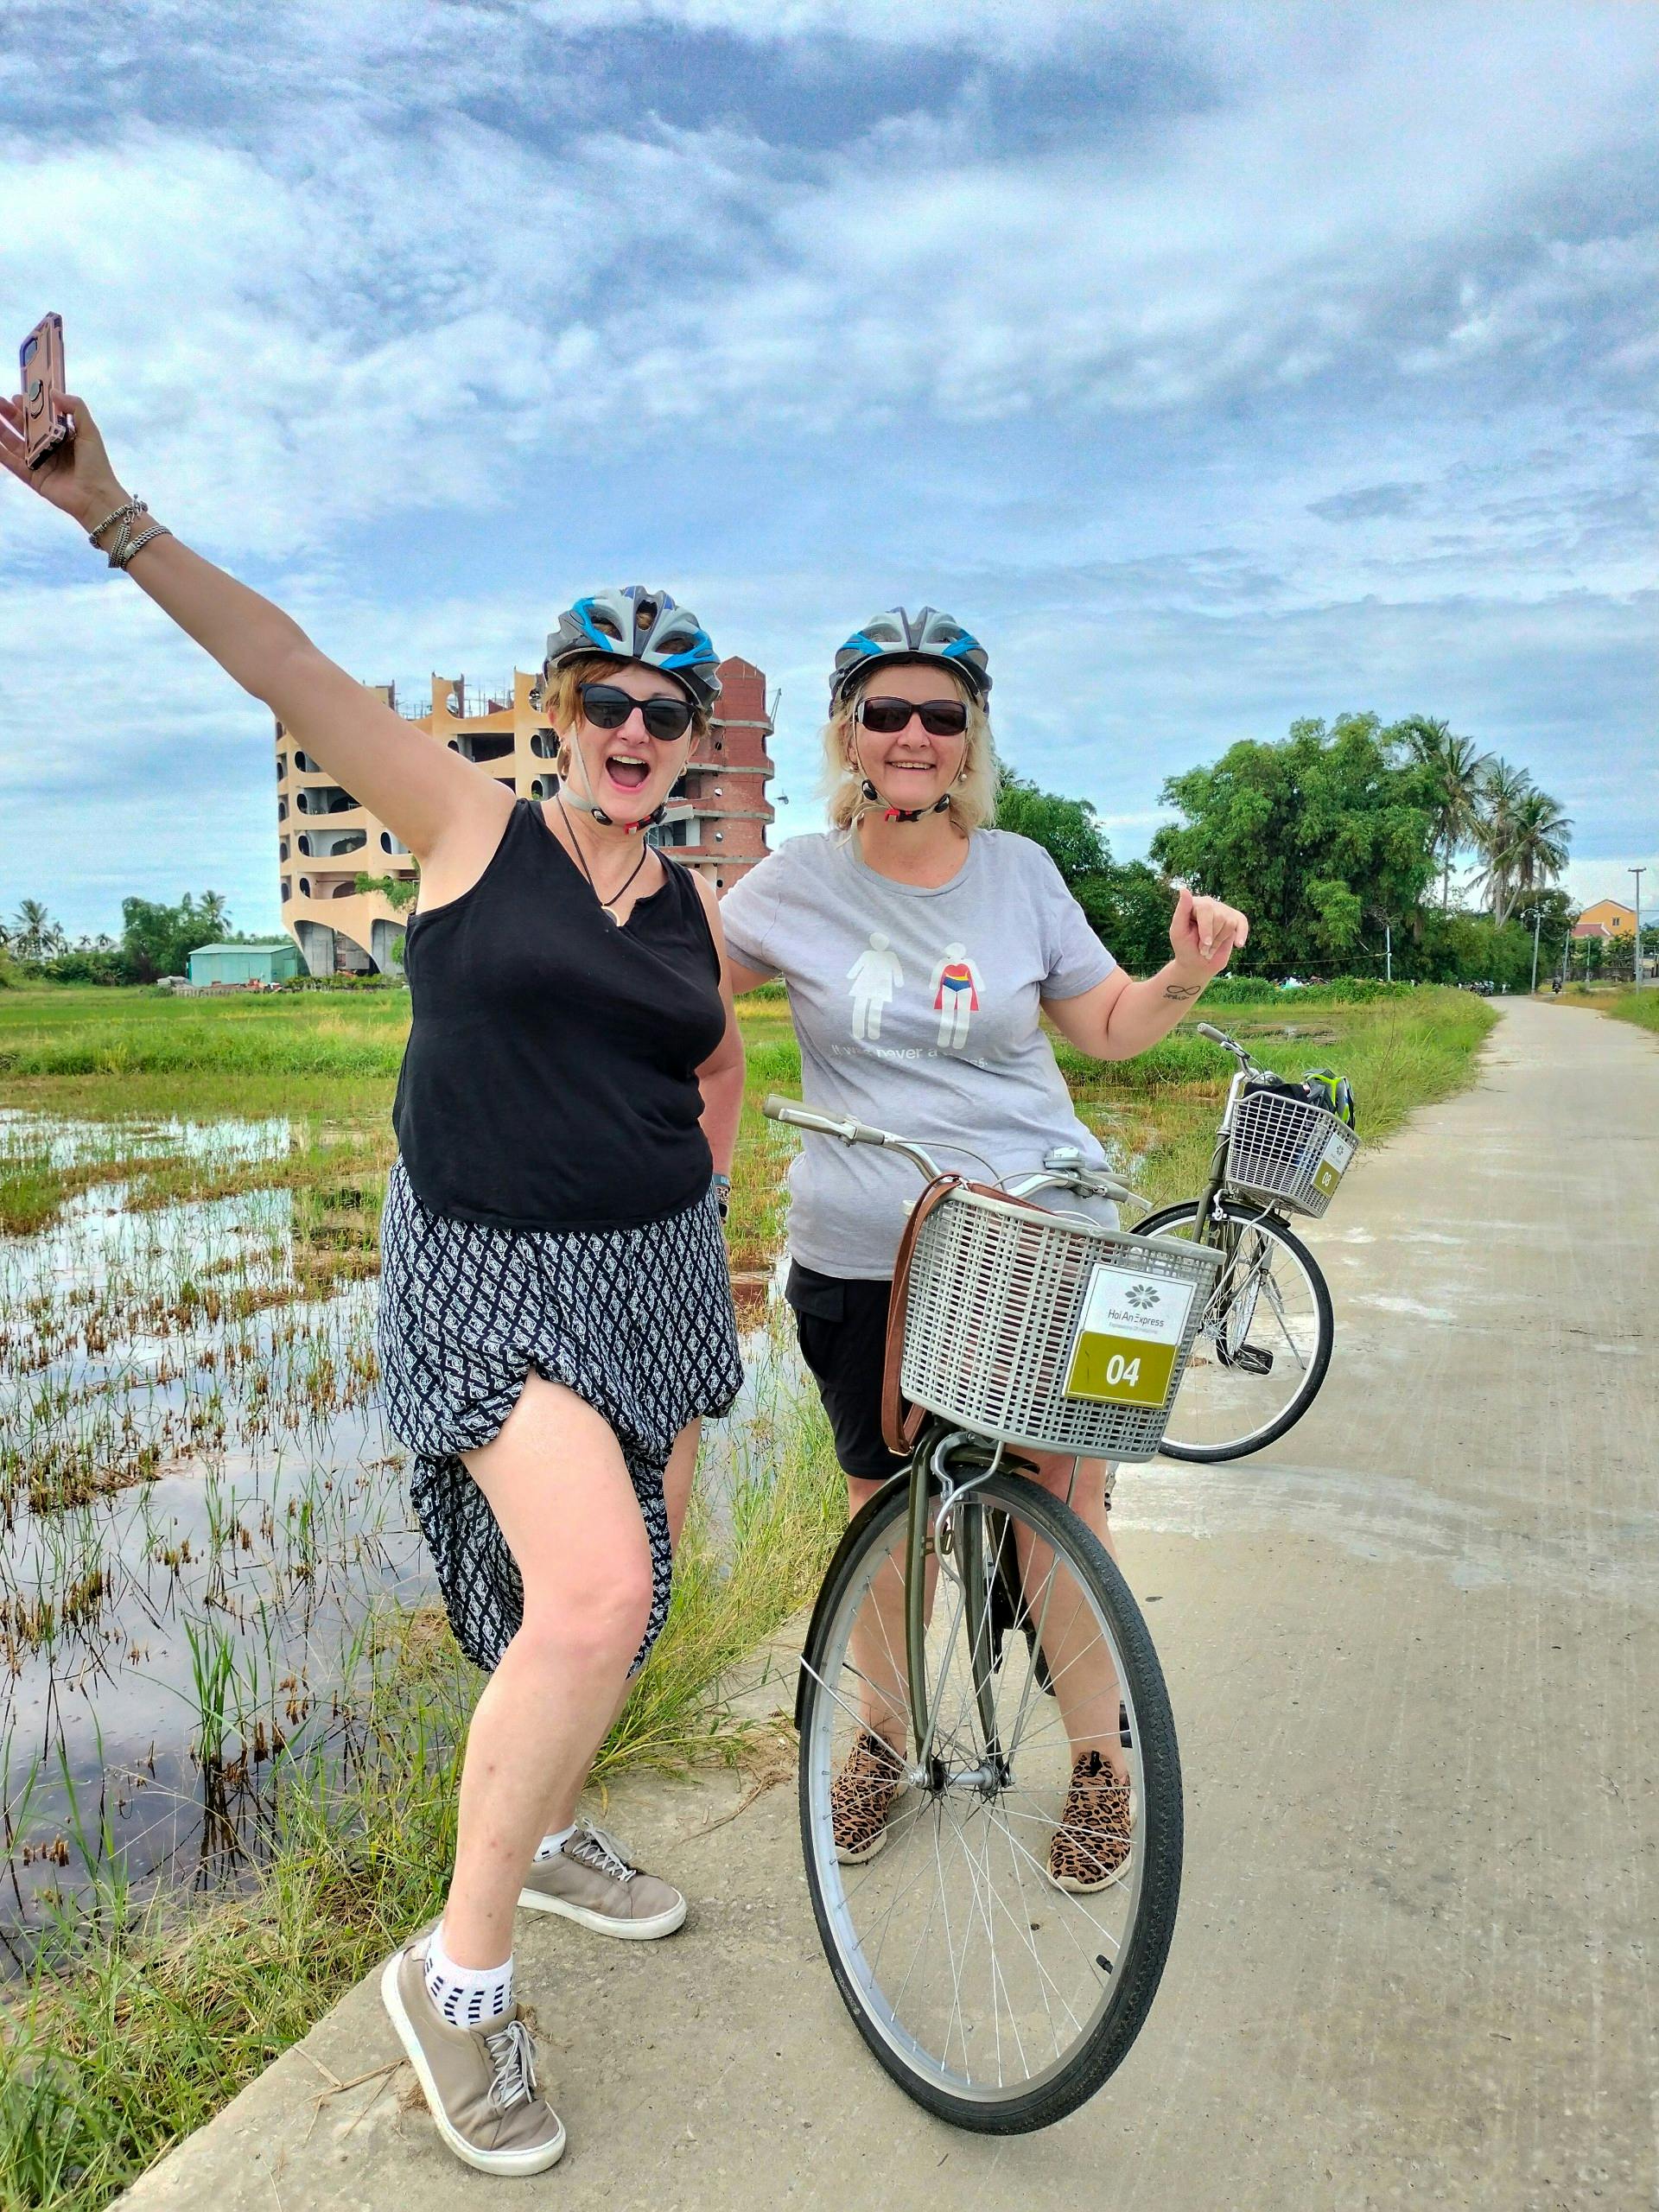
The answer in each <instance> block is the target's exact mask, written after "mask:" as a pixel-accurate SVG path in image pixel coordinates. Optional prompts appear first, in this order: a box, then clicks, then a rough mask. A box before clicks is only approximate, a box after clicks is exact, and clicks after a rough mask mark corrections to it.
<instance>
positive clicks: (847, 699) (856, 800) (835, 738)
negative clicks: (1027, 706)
mask: <svg viewBox="0 0 1659 2212" xmlns="http://www.w3.org/2000/svg"><path fill="white" fill-rule="evenodd" d="M891 664H892V659H891V658H890V657H889V656H887V655H886V654H883V655H882V656H881V658H880V659H878V660H873V661H872V662H871V663H870V664H869V666H868V668H866V669H861V670H860V671H859V672H858V674H857V675H856V676H855V677H854V678H853V680H852V682H851V683H849V685H848V686H847V688H846V690H844V691H843V692H842V696H840V698H839V699H837V700H836V703H835V705H834V706H833V707H832V708H831V709H830V710H829V721H827V722H825V724H824V725H823V732H822V736H823V803H824V807H825V809H826V810H827V812H828V814H829V819H830V822H831V823H832V824H833V825H834V826H835V828H836V829H844V830H848V831H850V830H851V829H854V827H855V825H856V824H857V823H859V822H860V821H861V819H862V817H864V816H865V815H866V814H868V812H869V811H870V806H871V802H870V801H869V800H868V799H867V798H865V796H864V793H863V791H862V789H861V785H862V782H863V778H862V777H861V775H860V773H859V772H858V770H857V769H856V768H855V766H853V760H852V755H853V746H854V738H853V730H854V727H855V724H854V721H853V716H854V713H855V709H856V708H857V706H858V702H859V701H860V700H861V698H862V697H863V696H864V694H865V692H866V691H867V690H869V688H870V686H871V684H872V683H873V682H874V680H875V679H876V678H877V677H879V676H880V672H881V670H882V668H883V666H884V665H887V666H891ZM929 665H930V666H931V665H932V664H931V663H929ZM939 674H940V676H941V677H943V678H944V681H945V682H946V683H949V684H950V686H951V688H952V689H953V690H956V691H957V692H959V693H960V694H961V696H962V698H963V702H964V703H965V704H966V706H967V709H968V727H967V729H966V730H965V732H964V733H963V735H964V739H965V743H964V745H963V755H962V773H961V775H960V776H959V777H958V779H957V781H956V782H955V783H954V784H953V785H951V786H950V794H949V796H950V821H951V823H952V824H953V826H954V827H955V829H956V830H957V834H958V835H959V836H963V837H966V836H969V835H970V834H971V833H972V832H973V831H974V830H976V829H989V828H990V826H991V824H992V823H994V822H995V820H996V791H997V783H998V779H999V774H1000V770H999V766H998V762H997V758H996V741H995V738H994V737H993V736H992V734H991V722H990V717H989V715H988V714H987V713H986V711H985V709H984V707H983V705H982V702H980V700H979V699H978V698H977V697H976V696H975V694H974V691H973V690H972V687H971V686H970V685H969V683H967V682H966V680H965V679H964V678H963V677H961V676H958V675H957V671H956V670H955V669H953V668H947V667H945V666H944V664H943V663H940V664H939Z"/></svg>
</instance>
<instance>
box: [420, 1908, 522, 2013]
mask: <svg viewBox="0 0 1659 2212" xmlns="http://www.w3.org/2000/svg"><path fill="white" fill-rule="evenodd" d="M426 1993H427V1995H428V1996H429V1998H430V1999H432V2002H433V2003H434V2004H435V2005H436V2006H437V2008H438V2010H439V2012H442V2015H443V2017H444V2018H445V2019H446V2020H448V2023H449V2024H450V2026H451V2027H454V2028H487V2027H489V2026H490V2025H491V2024H492V2023H493V2022H494V2021H496V2020H499V2019H503V2018H505V2016H506V2014H507V2013H509V2012H512V1959H511V1958H509V1959H508V1960H507V1961H506V1963H505V1965H504V1966H499V1967H458V1966H457V1965H456V1964H455V1962H454V1960H453V1959H452V1958H451V1957H450V1956H449V1954H448V1952H447V1951H446V1950H445V1949H444V1948H443V1923H442V1921H440V1922H439V1923H438V1924H437V1927H436V1928H435V1929H434V1930H433V1932H432V1934H431V1935H430V1936H429V1937H428V1938H427V1944H426Z"/></svg>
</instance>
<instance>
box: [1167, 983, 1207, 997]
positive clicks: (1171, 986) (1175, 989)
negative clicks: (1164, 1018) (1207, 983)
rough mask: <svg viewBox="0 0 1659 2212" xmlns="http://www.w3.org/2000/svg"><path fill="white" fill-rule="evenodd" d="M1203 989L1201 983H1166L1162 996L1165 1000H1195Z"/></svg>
mask: <svg viewBox="0 0 1659 2212" xmlns="http://www.w3.org/2000/svg"><path fill="white" fill-rule="evenodd" d="M1203 988H1204V985H1203V984H1202V983H1166V984H1165V985H1164V996H1165V997H1166V999H1195V998H1197V997H1198V995H1199V993H1200V992H1201V991H1202V990H1203Z"/></svg>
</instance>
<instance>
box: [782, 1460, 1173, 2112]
mask: <svg viewBox="0 0 1659 2212" xmlns="http://www.w3.org/2000/svg"><path fill="white" fill-rule="evenodd" d="M918 1479H919V1478H918ZM909 1488H910V1485H909V1483H908V1482H907V1481H906V1480H904V1479H902V1478H901V1479H899V1480H896V1481H895V1482H893V1484H889V1486H888V1487H887V1490H885V1491H881V1492H880V1493H879V1494H878V1495H877V1496H876V1497H874V1498H873V1499H872V1500H871V1502H870V1503H869V1504H868V1506H867V1507H866V1508H865V1509H864V1510H863V1512H861V1514H860V1515H859V1516H858V1518H857V1519H856V1520H855V1522H854V1523H853V1525H852V1527H851V1528H850V1529H849V1531H848V1533H847V1536H846V1539H845V1540H844V1541H843V1542H842V1547H841V1549H840V1551H839V1552H838V1554H836V1559H835V1560H834V1562H833V1564H832V1566H831V1567H830V1570H829V1576H828V1577H827V1578H826V1580H825V1583H824V1586H823V1591H822V1592H821V1593H820V1596H819V1600H818V1605H817V1611H816V1612H815V1614H814V1617H813V1622H812V1628H811V1631H810V1636H809V1637H808V1641H807V1647H806V1650H805V1653H804V1658H803V1672H802V1681H801V1693H800V1699H799V1705H798V1718H799V1720H800V1726H801V1765H800V1812H801V1835H802V1841H803V1845H804V1851H805V1857H806V1868H807V1878H808V1883H809V1886H810V1891H811V1897H812V1908H813V1911H814V1913H815V1915H816V1916H817V1924H818V1932H819V1934H820V1936H822V1938H823V1947H824V1950H825V1953H826V1955H827V1956H828V1958H829V1964H830V1967H831V1969H832V1970H833V1972H834V1974H835V1978H836V1985H837V1986H838V1987H839V1989H840V1991H841V1994H842V1998H843V1999H844V2000H845V2002H846V2005H847V2007H848V2009H849V2012H851V2014H852V2017H853V2018H854V2020H855V2022H856V2024H857V2025H858V2028H859V2031H860V2032H861V2035H862V2036H863V2037H864V2039H865V2041H866V2043H867V2044H868V2045H869V2047H870V2049H871V2050H873V2051H874V2054H875V2056H876V2057H877V2058H878V2059H879V2060H880V2063H881V2064H882V2065H883V2066H884V2067H885V2068H886V2069H887V2072H888V2073H889V2074H890V2075H892V2076H893V2079H894V2080H895V2081H896V2082H898V2083H899V2086H900V2087H901V2088H903V2089H905V2090H906V2093H907V2094H909V2095H910V2096H912V2097H913V2098H914V2099H915V2100H916V2101H917V2102H918V2103H919V2104H921V2105H924V2106H925V2107H926V2108H927V2109H928V2110H929V2111H931V2112H932V2113H937V2114H938V2116H939V2117H940V2118H942V2119H944V2120H950V2121H952V2122H954V2123H955V2124H956V2125H957V2126H961V2127H968V2128H973V2129H976V2130H979V2131H981V2132H982V2133H992V2134H1014V2133H1024V2132H1026V2131H1027V2130H1030V2129H1033V2128H1038V2127H1046V2126H1049V2125H1050V2124H1051V2123H1052V2121H1055V2120H1060V2119H1063V2118H1064V2117H1065V2114H1066V2113H1070V2112H1071V2111H1073V2110H1075V2108H1076V2107H1077V2106H1078V2105H1079V2104H1081V2103H1082V2102H1083V2101H1084V2100H1085V2099H1086V2098H1088V2097H1090V2096H1091V2095H1092V2094H1094V2093H1095V2091H1096V2089H1098V2088H1100V2086H1101V2084H1102V2083H1103V2082H1104V2081H1105V2080H1106V2079H1107V2077H1108V2075H1110V2074H1111V2072H1112V2071H1113V2069H1115V2068H1116V2066H1117V2065H1118V2064H1119V2063H1121V2062H1122V2059H1123V2057H1124V2056H1125V2054H1126V2053H1127V2052H1128V2049H1129V2047H1130V2045H1131V2044H1133V2042H1134V2041H1135V2037H1136V2035H1137V2034H1138V2033H1139V2031H1140V2029H1141V2024H1142V2023H1143V2022H1144V2020H1145V2019H1146V2017H1147V2012H1148V2010H1149V2009H1150V2007H1151V2005H1152V2000H1153V1997H1154V1993H1155V1992H1156V1990H1157V1987H1158V1981H1159V1977H1160V1974H1162V1972H1163V1967H1164V1961H1165V1957H1166V1954H1167V1952H1168V1948H1169V1942H1170V1937H1171V1935H1172V1933H1173V1928H1174V1922H1175V1910H1176V1904H1177V1900H1178V1897H1179V1891H1180V1874H1181V1829H1182V1815H1181V1782H1180V1758H1179V1751H1178V1750H1177V1747H1176V1742H1175V1730H1174V1724H1173V1719H1172V1718H1171V1714H1170V1709H1169V1699H1168V1694H1167V1693H1166V1689H1165V1687H1164V1680H1163V1675H1162V1672H1161V1670H1160V1667H1159V1664H1158V1659H1157V1655H1156V1654H1155V1652H1154V1649H1153V1646H1152V1640H1151V1637H1149V1636H1148V1634H1147V1627H1146V1623H1145V1622H1144V1620H1143V1619H1142V1618H1141V1612H1140V1609H1139V1608H1138V1606H1137V1605H1135V1600H1134V1599H1133V1597H1131V1595H1130V1594H1129V1591H1128V1586H1127V1585H1126V1584H1125V1582H1124V1581H1123V1579H1122V1576H1121V1575H1120V1573H1118V1571H1117V1569H1116V1567H1115V1566H1114V1565H1113V1563H1112V1560H1111V1559H1110V1558H1109V1555H1108V1554H1107V1553H1106V1551H1105V1550H1104V1548H1103V1547H1102V1545H1101V1544H1100V1543H1099V1542H1098V1541H1096V1538H1095V1537H1094V1536H1093V1535H1091V1534H1090V1531H1089V1529H1086V1528H1085V1527H1084V1524H1083V1522H1081V1521H1080V1520H1078V1518H1077V1516H1076V1515H1075V1514H1074V1513H1072V1512H1071V1511H1070V1510H1068V1509H1067V1508H1066V1507H1065V1506H1064V1505H1061V1504H1060V1503H1058V1501H1056V1500H1055V1499H1054V1498H1052V1497H1049V1496H1048V1495H1047V1494H1046V1492H1045V1491H1042V1490H1040V1489H1039V1487H1038V1486H1037V1485H1036V1484H1033V1483H1029V1482H1026V1481H1023V1480H1021V1479H1020V1478H1018V1477H1013V1476H1004V1475H997V1476H993V1477H991V1478H988V1479H987V1480H985V1481H983V1482H981V1483H978V1484H975V1486H974V1487H973V1489H972V1490H971V1491H969V1493H968V1494H967V1495H966V1496H965V1497H961V1498H959V1499H957V1500H954V1501H953V1502H952V1503H951V1504H950V1507H949V1508H948V1509H946V1510H945V1512H944V1516H943V1518H941V1516H940V1512H939V1509H938V1504H937V1503H935V1504H934V1506H933V1508H932V1516H933V1518H932V1527H931V1535H930V1538H929V1550H928V1560H927V1577H926V1580H927V1586H928V1587H927V1604H926V1612H927V1621H926V1630H925V1662H926V1674H927V1681H926V1690H925V1706H926V1709H927V1713H928V1738H927V1741H926V1742H925V1744H922V1745H918V1743H917V1742H916V1740H915V1737H914V1731H913V1728H911V1727H908V1726H906V1719H905V1715H906V1712H907V1709H908V1707H909V1702H910V1700H909V1696H908V1681H907V1675H906V1663H905V1657H904V1654H905V1649H906V1646H905V1636H904V1619H905V1596H906V1525H907V1518H908V1505H909ZM1120 1707H1122V1717H1123V1719H1126V1720H1127V1727H1126V1728H1124V1729H1123V1730H1122V1733H1123V1734H1124V1735H1126V1736H1127V1738H1128V1750H1127V1751H1124V1752H1122V1758H1125V1759H1126V1760H1127V1762H1128V1769H1129V1780H1130V1784H1131V1788H1130V1789H1129V1791H1128V1792H1125V1791H1124V1790H1123V1789H1122V1788H1121V1786H1118V1785H1117V1784H1116V1783H1114V1781H1113V1777H1111V1775H1110V1774H1109V1773H1107V1774H1106V1775H1105V1776H1104V1777H1103V1778H1101V1760H1102V1758H1103V1752H1104V1751H1105V1749H1106V1747H1107V1746H1111V1747H1112V1748H1113V1749H1114V1750H1116V1749H1117V1747H1118V1746H1119V1745H1120V1741H1121V1737H1120V1726H1121V1723H1120ZM1079 1759H1081V1764H1079ZM1080 1776H1081V1777H1082V1778H1081V1779H1079V1777H1080ZM1126 1799H1127V1802H1126Z"/></svg>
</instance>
